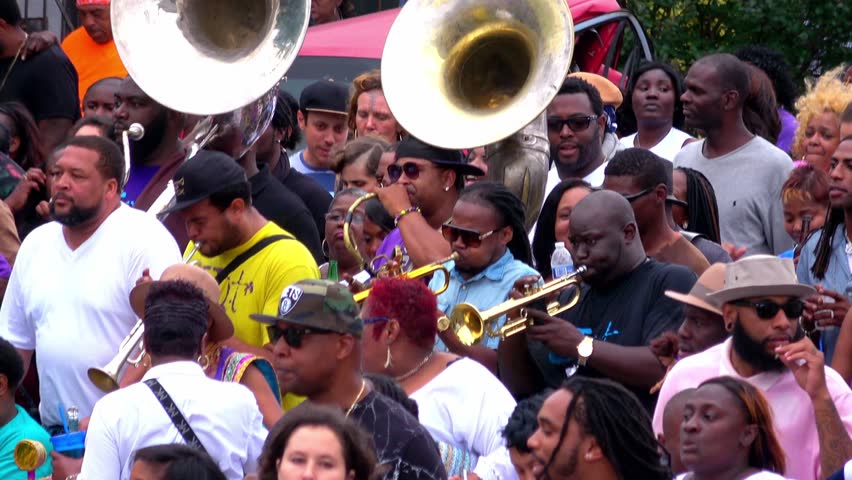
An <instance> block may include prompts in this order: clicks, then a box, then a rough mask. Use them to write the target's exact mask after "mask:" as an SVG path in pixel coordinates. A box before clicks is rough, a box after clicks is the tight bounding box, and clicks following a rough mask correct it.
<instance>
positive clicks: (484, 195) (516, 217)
mask: <svg viewBox="0 0 852 480" xmlns="http://www.w3.org/2000/svg"><path fill="white" fill-rule="evenodd" d="M461 200H465V201H468V202H472V203H477V204H484V205H485V206H487V207H490V208H493V209H494V212H495V213H496V214H497V218H498V223H499V225H500V228H502V227H511V228H512V240H510V241H509V244H508V245H507V248H508V249H509V251H510V252H512V255H513V256H514V257H515V259H516V260H520V261H522V262H524V263H526V264H527V265H532V251H531V249H530V241H529V237H527V230H526V226H525V225H524V219H525V218H526V209H525V208H524V204H523V203H522V202H521V200H520V199H518V197H516V196H515V194H514V193H512V192H511V191H510V190H509V189H508V188H506V187H505V186H504V185H502V184H500V183H495V182H476V183H474V184H472V185H470V186H468V187H466V188H465V189H464V190H462V192H461V195H460V196H459V201H461Z"/></svg>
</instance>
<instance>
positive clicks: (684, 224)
mask: <svg viewBox="0 0 852 480" xmlns="http://www.w3.org/2000/svg"><path fill="white" fill-rule="evenodd" d="M680 227H681V228H683V229H684V230H686V229H687V228H689V221H688V220H686V221H684V222H683V225H681V226H680Z"/></svg>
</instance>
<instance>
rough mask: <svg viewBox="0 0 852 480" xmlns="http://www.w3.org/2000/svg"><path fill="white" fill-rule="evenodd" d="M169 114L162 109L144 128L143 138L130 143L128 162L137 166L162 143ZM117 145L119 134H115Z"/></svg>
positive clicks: (119, 141)
mask: <svg viewBox="0 0 852 480" xmlns="http://www.w3.org/2000/svg"><path fill="white" fill-rule="evenodd" d="M168 122H169V113H168V110H166V108H165V107H164V108H163V109H162V110H161V111H160V113H159V114H157V116H156V117H154V119H153V120H151V123H150V125H147V126H145V136H143V137H142V138H141V139H140V140H131V141H130V160H131V162H133V164H134V165H138V164H139V163H140V162H142V161H143V160H144V159H146V158H147V157H148V155H150V154H151V152H153V151H154V150H155V149H156V148H157V147H158V146H159V145H160V144H161V143H162V142H163V137H164V136H165V135H166V128H167V127H168ZM116 135H117V136H118V138H119V140H118V143H119V145H120V144H121V132H116Z"/></svg>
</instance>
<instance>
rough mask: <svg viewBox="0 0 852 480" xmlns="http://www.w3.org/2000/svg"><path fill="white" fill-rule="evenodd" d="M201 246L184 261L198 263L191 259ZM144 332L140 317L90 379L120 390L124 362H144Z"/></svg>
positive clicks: (91, 371)
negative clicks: (115, 352) (108, 358)
mask: <svg viewBox="0 0 852 480" xmlns="http://www.w3.org/2000/svg"><path fill="white" fill-rule="evenodd" d="M199 248H201V243H196V244H195V247H193V249H192V250H191V251H190V252H189V254H188V255H187V256H186V258H184V259H183V263H189V264H190V265H194V264H197V263H198V262H197V261H193V262H190V261H189V259H191V258H192V256H193V255H195V252H197V251H198V249H199ZM144 332H145V326H144V325H143V324H142V320H141V319H139V320H137V321H136V325H134V326H133V329H132V330H130V334H129V335H128V336H126V337H125V338H124V340H123V341H122V342H121V346H119V347H118V353H117V354H116V355H115V356H114V357H112V360H110V362H109V363H108V364H106V366H105V367H103V368H94V367H93V368H90V369H89V370H88V371H87V372H86V373H87V374H88V376H89V380H91V382H92V383H93V384H95V386H96V387H98V388H99V389H100V390H101V391H104V392H106V393H110V392H114V391H116V390H118V387H119V385H118V380H119V375H120V374H121V371H122V370H123V369H124V364H129V365H133V366H134V367H138V366H139V364H140V363H142V359H143V358H144V357H145V347H144V346H143V345H142V334H143V333H144ZM137 349H138V350H139V354H138V355H136V357H135V358H130V355H131V354H133V352H134V351H135V350H137Z"/></svg>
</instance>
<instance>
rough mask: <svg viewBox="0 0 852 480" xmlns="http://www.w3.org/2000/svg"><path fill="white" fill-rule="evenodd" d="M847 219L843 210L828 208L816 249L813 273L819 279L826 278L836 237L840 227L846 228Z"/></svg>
mask: <svg viewBox="0 0 852 480" xmlns="http://www.w3.org/2000/svg"><path fill="white" fill-rule="evenodd" d="M845 225H846V219H845V216H844V213H843V209H842V208H831V207H829V208H828V215H826V218H825V223H824V224H823V226H822V229H821V230H820V235H819V240H818V241H817V245H816V248H814V266H813V267H811V273H813V274H814V277H815V278H817V279H820V280H821V279H823V278H825V272H826V271H827V270H828V264H829V262H830V261H831V245H833V244H834V235H835V233H837V230H838V227H841V228H845Z"/></svg>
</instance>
